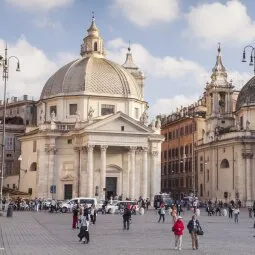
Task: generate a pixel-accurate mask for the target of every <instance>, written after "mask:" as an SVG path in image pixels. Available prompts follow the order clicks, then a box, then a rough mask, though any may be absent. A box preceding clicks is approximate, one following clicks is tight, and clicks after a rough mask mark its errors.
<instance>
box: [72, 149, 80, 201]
mask: <svg viewBox="0 0 255 255" xmlns="http://www.w3.org/2000/svg"><path fill="white" fill-rule="evenodd" d="M74 153H75V169H74V188H73V197H79V196H80V194H81V185H80V184H81V182H80V180H81V148H80V147H74Z"/></svg>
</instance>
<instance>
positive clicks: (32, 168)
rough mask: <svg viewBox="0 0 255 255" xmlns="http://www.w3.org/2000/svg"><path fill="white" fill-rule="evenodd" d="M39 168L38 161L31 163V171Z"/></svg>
mask: <svg viewBox="0 0 255 255" xmlns="http://www.w3.org/2000/svg"><path fill="white" fill-rule="evenodd" d="M36 170H37V164H36V162H33V163H32V164H31V165H30V171H36Z"/></svg>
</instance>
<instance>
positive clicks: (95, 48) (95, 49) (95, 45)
mask: <svg viewBox="0 0 255 255" xmlns="http://www.w3.org/2000/svg"><path fill="white" fill-rule="evenodd" d="M94 51H97V42H94Z"/></svg>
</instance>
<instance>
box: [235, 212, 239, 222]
mask: <svg viewBox="0 0 255 255" xmlns="http://www.w3.org/2000/svg"><path fill="white" fill-rule="evenodd" d="M234 218H235V223H238V214H237V213H236V214H234Z"/></svg>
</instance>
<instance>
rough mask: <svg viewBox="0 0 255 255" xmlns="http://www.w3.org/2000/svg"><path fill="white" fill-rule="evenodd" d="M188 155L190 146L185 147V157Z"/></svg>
mask: <svg viewBox="0 0 255 255" xmlns="http://www.w3.org/2000/svg"><path fill="white" fill-rule="evenodd" d="M188 154H189V146H188V145H186V146H185V155H186V156H187V155H188Z"/></svg>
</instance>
